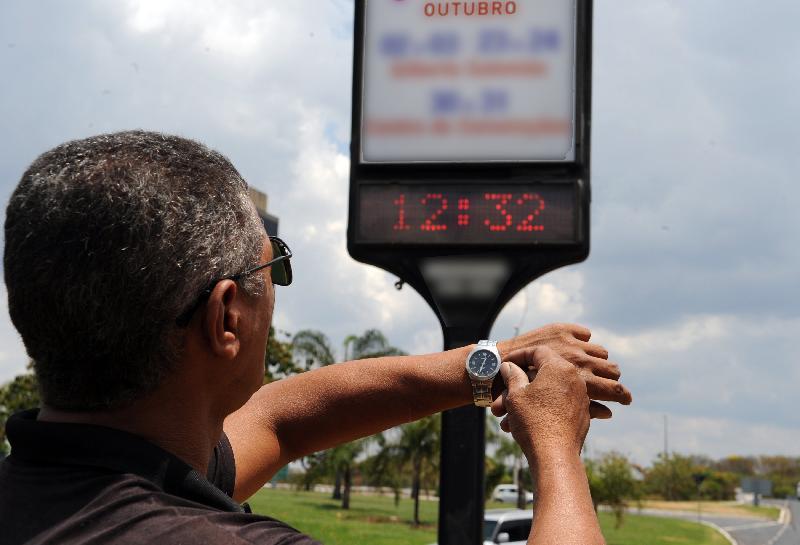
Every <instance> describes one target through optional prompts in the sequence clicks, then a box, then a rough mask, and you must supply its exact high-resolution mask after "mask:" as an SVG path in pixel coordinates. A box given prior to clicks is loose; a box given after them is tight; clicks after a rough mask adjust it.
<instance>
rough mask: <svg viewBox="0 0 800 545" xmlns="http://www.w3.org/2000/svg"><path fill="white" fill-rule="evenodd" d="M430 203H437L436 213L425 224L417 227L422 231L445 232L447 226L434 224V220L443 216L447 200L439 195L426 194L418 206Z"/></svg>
mask: <svg viewBox="0 0 800 545" xmlns="http://www.w3.org/2000/svg"><path fill="white" fill-rule="evenodd" d="M430 201H439V207H438V208H437V209H436V211H435V212H434V213H433V214H432V215H431V217H429V218H428V219H426V220H425V222H424V223H423V224H422V225H420V226H419V228H420V229H422V230H423V231H447V224H444V223H436V220H437V219H438V218H439V216H441V215H442V214H444V211H445V210H447V199H446V198H444V197H442V194H441V193H428V194H427V195H425V197H423V198H422V199H420V201H419V202H420V204H421V205H422V206H425V205H427V204H428V202H430Z"/></svg>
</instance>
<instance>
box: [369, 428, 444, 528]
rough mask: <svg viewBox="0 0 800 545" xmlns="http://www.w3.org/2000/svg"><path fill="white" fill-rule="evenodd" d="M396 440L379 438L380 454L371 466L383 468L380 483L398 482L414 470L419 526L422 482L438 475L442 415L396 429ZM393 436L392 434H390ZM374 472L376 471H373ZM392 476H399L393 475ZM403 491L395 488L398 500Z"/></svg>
mask: <svg viewBox="0 0 800 545" xmlns="http://www.w3.org/2000/svg"><path fill="white" fill-rule="evenodd" d="M396 430H397V431H396V432H394V433H396V435H397V436H396V437H395V438H394V440H389V439H387V437H386V435H388V434H386V435H384V434H381V438H380V439H378V442H379V445H381V447H382V448H381V450H380V452H379V453H378V454H377V455H376V456H375V457H374V458H375V460H374V461H371V462H370V464H369V465H370V466H371V467H373V468H377V469H380V470H382V471H383V472H384V474H383V475H375V476H376V477H378V479H379V480H384V481H386V480H389V481H392V480H393V481H394V482H397V481H398V480H399V479H398V476H399V475H400V474H402V473H403V472H404V471H406V470H410V471H411V497H412V498H413V500H414V525H415V526H419V524H420V520H419V500H420V494H421V491H422V483H423V480H424V478H425V476H426V475H434V474H436V473H437V472H438V468H437V461H438V460H439V439H440V435H441V419H440V417H439V415H433V416H426V417H425V418H422V419H420V420H417V421H416V422H409V423H408V424H403V425H402V426H400V427H399V428H396ZM389 433H392V432H389ZM373 471H374V470H373ZM392 473H394V474H395V476H390V475H391V474H392ZM398 499H399V491H398V489H395V501H398Z"/></svg>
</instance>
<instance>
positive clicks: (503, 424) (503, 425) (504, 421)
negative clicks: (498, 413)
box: [500, 416, 511, 433]
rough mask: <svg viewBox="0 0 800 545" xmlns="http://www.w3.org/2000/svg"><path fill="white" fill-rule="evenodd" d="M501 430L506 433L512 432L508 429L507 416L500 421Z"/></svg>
mask: <svg viewBox="0 0 800 545" xmlns="http://www.w3.org/2000/svg"><path fill="white" fill-rule="evenodd" d="M500 429H501V430H503V431H504V432H506V433H510V432H511V428H509V427H508V417H507V416H506V417H505V418H503V419H502V420H501V421H500Z"/></svg>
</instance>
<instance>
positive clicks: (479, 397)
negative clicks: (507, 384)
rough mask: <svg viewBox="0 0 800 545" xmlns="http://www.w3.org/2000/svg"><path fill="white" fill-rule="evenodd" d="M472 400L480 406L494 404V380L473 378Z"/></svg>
mask: <svg viewBox="0 0 800 545" xmlns="http://www.w3.org/2000/svg"><path fill="white" fill-rule="evenodd" d="M472 400H473V401H474V402H475V405H477V406H478V407H488V406H490V405H491V404H492V381H491V380H485V381H484V380H473V381H472Z"/></svg>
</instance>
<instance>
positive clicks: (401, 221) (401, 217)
mask: <svg viewBox="0 0 800 545" xmlns="http://www.w3.org/2000/svg"><path fill="white" fill-rule="evenodd" d="M394 205H395V206H396V207H397V223H395V224H394V225H393V226H392V229H394V230H395V231H408V230H409V229H411V226H410V225H409V224H407V223H406V196H405V193H401V194H400V196H399V197H397V198H396V199H395V200H394Z"/></svg>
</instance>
